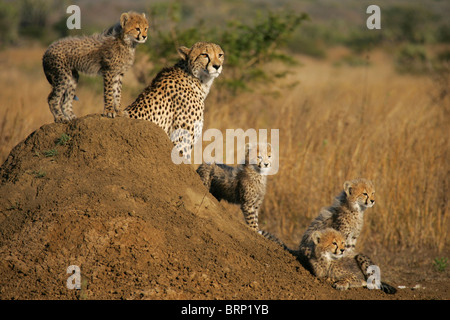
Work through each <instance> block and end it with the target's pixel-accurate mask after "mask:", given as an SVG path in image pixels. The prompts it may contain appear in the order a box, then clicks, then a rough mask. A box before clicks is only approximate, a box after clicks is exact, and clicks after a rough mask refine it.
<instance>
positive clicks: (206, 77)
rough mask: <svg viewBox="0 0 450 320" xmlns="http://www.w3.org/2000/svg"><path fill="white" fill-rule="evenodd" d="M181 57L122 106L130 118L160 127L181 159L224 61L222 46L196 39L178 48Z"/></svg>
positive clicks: (198, 127) (192, 139)
mask: <svg viewBox="0 0 450 320" xmlns="http://www.w3.org/2000/svg"><path fill="white" fill-rule="evenodd" d="M178 54H179V55H180V57H181V59H180V60H179V61H178V62H177V63H176V64H175V65H174V66H172V67H170V68H164V69H163V70H162V71H160V72H159V73H158V74H157V75H156V77H155V78H154V79H153V80H152V82H151V84H150V85H149V86H148V87H147V88H145V89H144V91H143V92H142V93H141V94H140V95H139V96H138V97H137V99H136V100H135V101H134V102H133V103H132V104H131V105H129V106H128V107H127V108H126V109H125V114H126V115H127V116H128V117H130V118H134V119H144V120H148V121H152V122H154V123H156V124H157V125H158V126H160V127H161V128H162V129H163V130H164V131H165V132H166V133H167V135H168V136H169V138H170V139H171V140H172V141H173V142H174V144H175V145H176V150H177V151H178V152H179V154H181V155H182V156H183V157H184V158H186V159H190V158H191V150H192V146H193V145H194V143H195V142H196V141H197V139H198V137H200V136H201V133H202V128H203V112H204V108H205V99H206V97H207V96H208V93H209V90H210V88H211V85H212V84H213V82H214V79H216V78H217V77H218V76H219V75H220V73H221V72H222V65H223V62H224V52H223V50H222V48H221V47H220V46H219V45H217V44H215V43H211V42H197V43H195V44H194V45H193V46H192V47H191V48H186V47H184V46H182V47H180V48H178Z"/></svg>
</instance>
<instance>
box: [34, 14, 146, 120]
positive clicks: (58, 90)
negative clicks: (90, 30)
mask: <svg viewBox="0 0 450 320" xmlns="http://www.w3.org/2000/svg"><path fill="white" fill-rule="evenodd" d="M147 30H148V21H147V19H146V17H145V14H138V13H135V12H128V13H122V15H121V16H120V22H119V23H117V24H116V25H114V26H112V27H110V28H109V29H106V30H105V31H104V32H103V33H101V34H95V35H92V36H85V37H68V38H64V39H61V40H59V41H56V42H54V43H52V44H51V45H50V46H49V47H48V49H47V51H46V52H45V54H44V57H43V59H42V64H43V67H44V72H45V76H46V77H47V80H48V82H49V83H50V84H51V85H52V91H51V92H50V94H49V96H48V104H49V106H50V111H51V112H52V114H53V117H54V119H55V122H63V121H70V120H72V119H74V118H76V116H75V114H74V113H73V110H72V102H73V99H74V96H75V88H76V86H77V82H78V78H79V74H78V72H84V73H86V74H90V75H96V74H100V75H102V76H103V83H104V105H105V106H104V114H105V115H107V116H108V117H110V118H114V116H115V115H116V114H119V115H120V99H121V91H122V78H123V75H124V73H125V72H126V71H127V70H128V69H129V68H130V67H131V65H132V64H133V62H134V53H135V48H136V45H137V44H138V43H144V42H145V41H146V40H147Z"/></svg>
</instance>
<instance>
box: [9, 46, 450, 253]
mask: <svg viewBox="0 0 450 320" xmlns="http://www.w3.org/2000/svg"><path fill="white" fill-rule="evenodd" d="M43 52H44V49H43V48H31V49H30V48H27V49H26V50H25V49H9V50H7V51H3V52H0V61H1V62H0V65H1V69H2V72H1V73H0V83H1V89H0V101H1V108H0V119H1V122H0V161H1V162H3V161H4V160H5V158H6V157H7V155H8V153H9V151H10V150H11V148H12V147H13V146H14V145H16V144H17V143H18V142H20V140H22V139H24V138H25V137H26V136H27V135H28V134H30V133H31V132H32V131H34V130H35V129H37V128H38V127H40V126H41V125H43V124H45V123H49V122H51V121H52V120H53V118H52V116H51V114H50V112H49V110H48V105H47V102H46V98H47V95H48V93H49V90H50V86H49V85H48V83H47V81H46V79H45V77H44V75H43V72H42V68H41V65H40V59H41V56H42V54H43ZM300 60H301V61H302V63H303V65H302V66H297V67H293V68H292V70H290V71H291V73H290V74H289V75H288V76H287V77H285V78H282V79H277V80H276V81H275V83H273V84H270V85H261V87H259V88H256V89H255V91H254V92H251V93H242V94H239V95H237V96H236V97H227V98H224V95H225V92H224V91H221V90H219V88H218V86H216V88H214V87H213V89H212V90H211V95H210V96H209V97H208V100H207V110H206V114H205V129H208V128H218V129H221V130H225V129H237V128H242V129H244V130H246V129H248V128H255V129H260V128H261V129H279V130H280V147H279V151H280V170H279V172H278V174H277V175H275V176H271V177H270V180H269V189H268V193H267V196H266V199H265V202H264V205H263V208H262V217H261V221H262V223H261V226H262V227H263V228H265V229H267V230H269V231H272V232H274V233H276V234H277V235H279V236H280V237H281V238H282V239H283V240H286V242H287V243H288V244H290V245H296V244H297V243H298V241H299V239H300V237H301V233H302V232H303V231H304V229H305V228H306V227H307V225H308V224H309V222H310V221H311V219H313V218H314V217H315V216H316V215H317V213H318V211H319V210H320V208H321V207H323V206H327V205H329V204H331V202H332V200H333V198H334V196H335V195H336V194H337V193H339V192H340V190H341V188H342V184H343V182H344V181H345V180H347V179H353V178H355V177H366V178H369V179H372V180H373V181H374V182H375V185H376V188H377V204H376V206H375V207H374V208H373V209H370V210H369V211H368V214H367V216H366V224H365V228H364V230H363V235H362V237H361V239H362V241H361V245H364V244H368V243H371V244H373V243H377V244H380V245H383V246H391V247H397V248H411V249H415V248H419V247H424V246H427V247H428V246H429V247H432V248H436V249H438V251H442V250H443V249H444V248H445V247H446V246H447V247H448V245H449V242H448V240H447V235H448V233H449V230H448V226H449V222H450V221H449V208H448V194H449V147H450V146H449V132H450V131H449V123H450V122H449V120H450V119H449V111H450V107H449V105H450V102H449V97H448V96H445V97H439V98H437V97H438V91H439V90H438V88H436V84H435V83H433V82H432V81H431V79H430V78H429V77H426V76H401V75H398V74H396V73H395V72H394V71H393V68H392V66H391V61H390V59H389V58H387V57H385V56H383V55H381V54H374V55H372V56H371V66H369V67H358V68H354V67H349V66H340V67H336V66H334V65H333V62H332V61H320V62H318V61H314V60H308V59H306V58H301V59H300ZM271 67H272V68H274V69H275V68H276V65H274V66H271ZM224 76H226V67H225V71H224ZM83 83H84V84H83ZM141 89H142V85H139V84H138V83H137V82H136V80H135V77H134V76H133V72H129V73H128V75H127V78H126V79H125V85H124V90H123V92H124V96H123V104H125V105H126V104H127V103H129V102H131V101H132V100H133V97H134V96H136V95H137V93H138V92H139V91H140V90H141ZM77 95H78V96H79V97H80V101H79V102H75V106H74V110H75V112H76V114H77V115H79V116H81V115H85V114H88V113H100V112H102V111H103V101H102V86H101V81H100V82H98V81H97V80H89V79H86V78H83V79H82V83H81V84H80V86H79V89H78V90H77ZM205 145H207V143H206V142H205ZM230 208H231V206H230ZM234 210H238V209H236V208H235V209H234ZM237 212H238V211H237Z"/></svg>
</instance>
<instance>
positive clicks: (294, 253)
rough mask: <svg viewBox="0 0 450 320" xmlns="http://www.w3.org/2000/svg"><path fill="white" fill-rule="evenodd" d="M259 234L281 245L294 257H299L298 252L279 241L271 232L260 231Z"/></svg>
mask: <svg viewBox="0 0 450 320" xmlns="http://www.w3.org/2000/svg"><path fill="white" fill-rule="evenodd" d="M258 233H259V234H260V235H262V236H263V237H264V238H267V239H269V240H271V241H273V242H275V243H276V244H278V245H280V246H281V247H282V248H283V249H284V250H286V251H288V252H289V253H290V254H292V255H294V256H298V250H293V249H291V248H289V247H288V246H287V245H285V244H284V242H283V241H281V240H280V239H278V237H276V236H275V235H273V234H271V233H270V232H267V231H265V230H259V231H258Z"/></svg>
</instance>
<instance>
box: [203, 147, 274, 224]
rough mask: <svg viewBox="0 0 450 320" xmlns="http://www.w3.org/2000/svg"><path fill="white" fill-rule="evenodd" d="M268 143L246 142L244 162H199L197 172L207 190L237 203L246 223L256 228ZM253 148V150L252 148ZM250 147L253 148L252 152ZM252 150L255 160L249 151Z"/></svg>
mask: <svg viewBox="0 0 450 320" xmlns="http://www.w3.org/2000/svg"><path fill="white" fill-rule="evenodd" d="M271 148H272V147H271V145H270V144H269V143H267V144H262V143H261V144H257V145H252V146H250V145H246V147H245V163H244V164H240V165H239V166H237V167H230V166H227V165H225V164H201V165H200V166H199V167H198V169H197V173H198V174H199V175H200V178H201V179H202V181H203V184H204V185H205V186H206V188H207V189H208V190H209V192H210V193H211V194H212V195H213V196H214V197H215V198H216V199H217V200H218V201H220V200H222V199H224V200H226V201H228V202H230V203H235V204H240V205H241V210H242V213H243V214H244V219H245V221H246V223H247V225H248V226H249V227H250V228H251V229H253V230H254V231H258V230H259V228H258V212H259V207H260V206H261V204H262V202H263V200H264V196H265V193H266V184H267V174H268V173H269V170H270V168H271V167H272V150H271ZM254 149H256V150H254ZM252 150H253V152H252ZM254 151H256V163H255V161H254V158H252V156H251V154H253V153H254Z"/></svg>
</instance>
